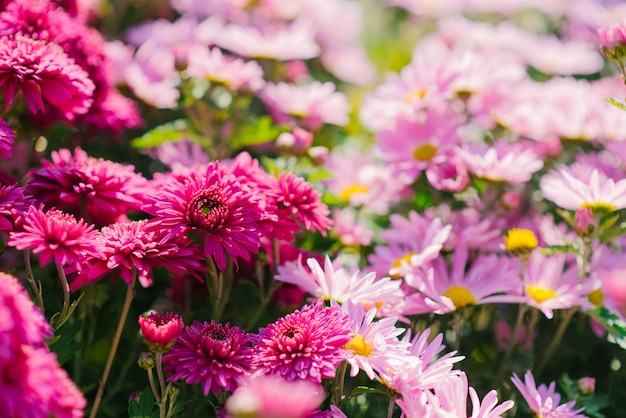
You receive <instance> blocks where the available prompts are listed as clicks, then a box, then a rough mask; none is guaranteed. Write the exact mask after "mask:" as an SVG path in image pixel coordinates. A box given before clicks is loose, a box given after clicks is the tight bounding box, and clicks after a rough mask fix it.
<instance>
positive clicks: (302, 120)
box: [259, 81, 350, 131]
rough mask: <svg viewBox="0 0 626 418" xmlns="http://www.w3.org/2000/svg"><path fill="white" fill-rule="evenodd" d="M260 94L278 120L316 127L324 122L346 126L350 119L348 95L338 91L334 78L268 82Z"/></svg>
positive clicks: (280, 122) (279, 121) (310, 127)
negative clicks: (322, 80)
mask: <svg viewBox="0 0 626 418" xmlns="http://www.w3.org/2000/svg"><path fill="white" fill-rule="evenodd" d="M259 98H260V99H261V100H262V101H263V103H265V106H267V108H268V111H269V113H270V115H271V116H272V118H273V119H274V121H275V122H276V123H278V124H287V125H301V126H302V127H304V128H306V129H310V130H313V131H316V130H318V129H319V128H321V127H322V125H323V124H324V123H328V124H331V125H339V126H345V125H347V124H348V122H349V116H348V114H349V112H350V104H349V103H348V99H347V98H346V96H345V95H344V94H343V93H340V92H337V91H335V84H333V83H332V82H326V83H320V82H318V81H315V82H313V83H311V84H308V85H302V86H296V85H292V84H287V83H282V82H281V83H278V84H273V83H268V84H266V85H265V87H264V88H263V89H262V90H261V91H260V93H259Z"/></svg>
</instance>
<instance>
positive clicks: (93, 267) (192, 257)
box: [72, 220, 204, 289]
mask: <svg viewBox="0 0 626 418" xmlns="http://www.w3.org/2000/svg"><path fill="white" fill-rule="evenodd" d="M97 244H98V247H99V249H100V254H99V255H96V256H94V257H93V258H91V259H89V260H87V262H86V263H85V265H83V266H82V268H81V270H82V271H81V272H80V274H79V275H78V277H77V278H76V279H75V280H74V281H73V282H72V288H73V289H77V288H79V287H81V286H84V285H86V284H92V283H95V282H96V281H98V280H99V279H101V278H102V277H103V276H105V275H106V274H109V273H111V272H112V271H115V272H116V273H117V274H119V275H120V276H121V278H122V279H123V280H124V281H125V282H126V283H128V284H129V285H130V283H131V282H132V279H133V277H134V276H135V275H136V276H137V278H138V280H139V282H140V283H141V285H142V286H143V287H149V286H151V285H152V269H153V268H155V267H164V268H166V269H167V270H169V271H170V272H172V273H173V274H175V275H177V276H181V275H184V274H191V275H195V276H197V275H198V273H197V272H198V271H202V270H204V266H203V262H202V254H201V253H200V250H199V248H198V247H197V245H195V244H194V243H193V242H192V241H191V240H190V239H189V238H187V237H185V236H182V235H171V234H168V233H167V232H166V231H164V230H162V229H154V230H152V229H151V228H150V223H149V222H148V221H145V220H142V221H137V222H127V223H116V224H112V225H109V226H107V227H104V228H102V230H101V235H100V237H99V239H98V243H97Z"/></svg>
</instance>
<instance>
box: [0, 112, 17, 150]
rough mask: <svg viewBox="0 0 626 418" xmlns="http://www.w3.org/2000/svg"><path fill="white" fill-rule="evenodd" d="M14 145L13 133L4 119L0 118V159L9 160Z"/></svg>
mask: <svg viewBox="0 0 626 418" xmlns="http://www.w3.org/2000/svg"><path fill="white" fill-rule="evenodd" d="M14 143H15V132H14V131H13V129H11V127H10V126H9V124H8V123H6V122H5V121H4V119H2V118H0V157H2V158H11V155H13V144H14Z"/></svg>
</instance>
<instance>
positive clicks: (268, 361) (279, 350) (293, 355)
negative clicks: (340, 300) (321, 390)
mask: <svg viewBox="0 0 626 418" xmlns="http://www.w3.org/2000/svg"><path fill="white" fill-rule="evenodd" d="M351 331H352V329H351V320H350V318H349V316H348V314H345V313H342V312H341V308H340V307H339V306H338V305H336V306H332V307H330V308H325V307H324V305H323V304H322V303H321V302H318V303H316V304H315V305H306V306H305V307H303V308H302V309H301V310H298V311H295V312H293V313H290V314H289V315H287V316H285V317H283V318H280V319H279V320H278V321H276V322H274V323H272V324H269V325H268V326H267V327H266V328H260V329H259V335H258V337H257V338H256V342H255V347H254V350H255V358H254V366H255V367H256V368H258V369H260V370H261V371H262V372H264V373H265V374H271V375H278V376H282V377H283V378H285V379H286V380H289V381H294V380H310V381H312V382H318V383H319V382H321V380H322V379H330V378H332V377H334V376H335V369H336V368H337V366H338V365H339V363H340V362H341V361H342V360H344V359H345V358H346V357H347V352H346V351H344V350H343V349H342V347H343V346H344V345H346V344H347V343H348V342H349V341H350V340H351V339H352V336H351Z"/></svg>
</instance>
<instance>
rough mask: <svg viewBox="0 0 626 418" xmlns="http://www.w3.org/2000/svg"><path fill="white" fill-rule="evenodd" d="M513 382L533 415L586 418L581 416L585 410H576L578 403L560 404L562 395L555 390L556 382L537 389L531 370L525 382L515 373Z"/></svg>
mask: <svg viewBox="0 0 626 418" xmlns="http://www.w3.org/2000/svg"><path fill="white" fill-rule="evenodd" d="M511 380H512V381H513V384H514V385H515V387H517V390H519V391H520V393H521V394H522V396H523V397H524V399H525V400H526V402H527V403H528V406H529V407H530V409H531V411H532V412H533V414H536V415H537V416H539V417H559V418H585V417H586V416H585V415H583V414H579V412H581V411H583V410H584V409H585V408H580V409H574V407H575V405H576V401H570V402H567V403H565V404H562V405H561V404H560V402H561V395H560V394H558V393H557V392H556V390H555V388H556V383H555V382H551V383H550V385H549V386H546V385H544V384H541V385H539V387H537V384H536V383H535V378H534V377H533V374H532V373H531V372H530V370H529V371H527V372H526V373H525V374H524V381H523V382H522V380H521V379H520V378H519V377H517V375H516V374H515V373H514V374H513V377H511Z"/></svg>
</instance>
